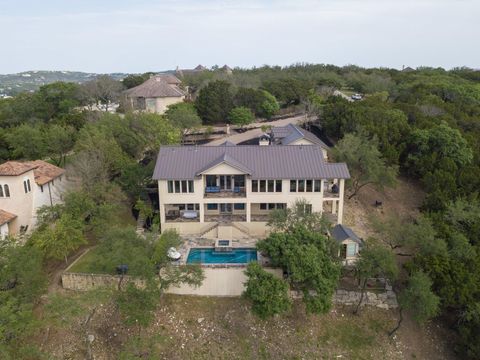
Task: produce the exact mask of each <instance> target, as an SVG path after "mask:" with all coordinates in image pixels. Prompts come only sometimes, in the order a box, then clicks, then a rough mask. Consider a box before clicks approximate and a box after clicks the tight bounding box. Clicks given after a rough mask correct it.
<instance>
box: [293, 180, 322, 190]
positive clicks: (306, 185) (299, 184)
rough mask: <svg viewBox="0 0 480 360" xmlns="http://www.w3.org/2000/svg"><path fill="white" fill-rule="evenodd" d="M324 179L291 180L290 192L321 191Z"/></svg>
mask: <svg viewBox="0 0 480 360" xmlns="http://www.w3.org/2000/svg"><path fill="white" fill-rule="evenodd" d="M321 184H322V180H311V179H308V180H303V179H302V180H290V192H320V191H321V187H322V186H321Z"/></svg>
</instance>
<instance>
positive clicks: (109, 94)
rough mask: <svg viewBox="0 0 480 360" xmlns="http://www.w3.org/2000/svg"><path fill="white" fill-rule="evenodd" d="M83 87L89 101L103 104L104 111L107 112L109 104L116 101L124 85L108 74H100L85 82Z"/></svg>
mask: <svg viewBox="0 0 480 360" xmlns="http://www.w3.org/2000/svg"><path fill="white" fill-rule="evenodd" d="M84 89H85V91H86V92H87V94H88V95H89V96H88V99H89V100H90V101H93V102H94V103H95V104H97V105H99V104H102V105H104V110H105V112H108V111H109V110H110V106H111V104H112V103H116V102H118V100H119V98H120V95H121V93H122V90H123V89H124V87H123V84H122V83H121V82H120V81H118V80H115V79H113V78H112V77H110V76H108V75H101V76H99V77H98V78H96V79H95V80H92V81H89V82H87V83H85V84H84Z"/></svg>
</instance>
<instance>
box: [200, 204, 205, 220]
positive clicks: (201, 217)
mask: <svg viewBox="0 0 480 360" xmlns="http://www.w3.org/2000/svg"><path fill="white" fill-rule="evenodd" d="M200 222H201V223H203V222H205V204H204V203H200Z"/></svg>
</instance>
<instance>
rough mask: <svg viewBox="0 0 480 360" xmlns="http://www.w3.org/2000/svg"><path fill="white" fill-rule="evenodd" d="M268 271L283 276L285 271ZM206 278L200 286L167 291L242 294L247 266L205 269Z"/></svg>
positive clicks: (194, 293)
mask: <svg viewBox="0 0 480 360" xmlns="http://www.w3.org/2000/svg"><path fill="white" fill-rule="evenodd" d="M265 270H266V271H268V272H269V273H272V274H274V275H276V276H278V277H280V278H281V277H282V275H283V272H282V270H280V269H269V268H265ZM203 271H204V274H205V280H203V283H202V285H201V286H199V287H198V288H194V287H192V286H189V285H181V286H179V287H170V288H169V289H168V290H167V291H166V292H167V293H169V294H179V295H199V296H241V295H242V293H243V291H244V290H245V286H244V284H245V282H246V281H247V276H246V275H245V268H244V267H243V268H219V269H210V268H205V269H203Z"/></svg>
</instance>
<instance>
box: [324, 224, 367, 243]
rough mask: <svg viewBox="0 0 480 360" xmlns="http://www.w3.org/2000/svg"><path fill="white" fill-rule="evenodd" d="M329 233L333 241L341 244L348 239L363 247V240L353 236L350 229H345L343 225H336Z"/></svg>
mask: <svg viewBox="0 0 480 360" xmlns="http://www.w3.org/2000/svg"><path fill="white" fill-rule="evenodd" d="M330 233H331V235H332V237H333V238H334V239H335V240H337V241H338V242H339V243H341V242H342V241H344V240H346V239H350V240H352V241H355V242H356V243H358V244H360V245H363V240H362V239H360V238H359V237H358V236H357V234H355V233H354V232H353V230H352V229H350V228H349V227H347V226H345V225H342V224H338V225H336V226H335V227H334V228H333V229H332V231H331V232H330Z"/></svg>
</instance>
